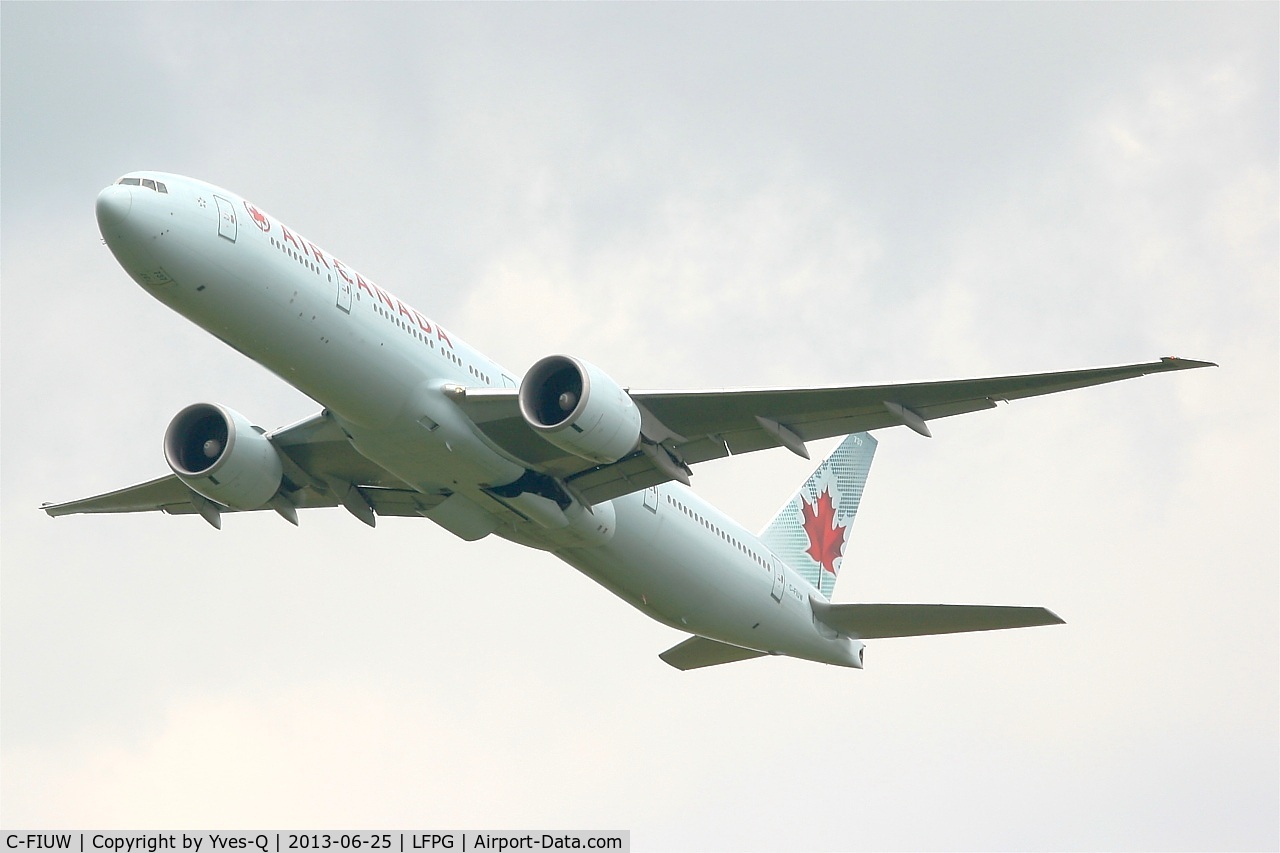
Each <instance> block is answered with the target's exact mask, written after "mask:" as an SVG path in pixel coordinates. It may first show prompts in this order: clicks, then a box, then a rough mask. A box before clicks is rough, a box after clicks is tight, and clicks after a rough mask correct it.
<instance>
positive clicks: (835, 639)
mask: <svg viewBox="0 0 1280 853" xmlns="http://www.w3.org/2000/svg"><path fill="white" fill-rule="evenodd" d="M128 177H130V178H135V177H136V178H138V179H139V184H138V185H123V184H117V185H113V186H111V187H108V188H106V189H105V190H103V192H102V194H101V195H100V196H99V198H98V220H99V224H100V227H101V228H102V232H103V237H104V238H105V240H106V242H107V244H108V246H109V247H110V248H111V250H112V252H113V253H114V254H115V256H116V258H117V259H118V260H119V262H120V264H121V266H123V267H124V269H125V270H126V271H127V272H128V273H129V274H130V275H131V276H132V277H133V278H134V280H135V281H137V282H138V283H139V284H140V285H141V286H142V287H143V289H144V290H146V291H147V292H148V293H150V294H151V295H152V296H154V297H155V298H156V299H159V300H160V301H161V302H163V303H165V304H166V305H168V306H169V307H170V308H172V309H173V310H175V311H177V312H178V313H180V314H182V315H183V316H185V317H187V318H188V319H190V320H191V321H192V322H194V323H196V324H198V325H199V326H201V327H202V328H204V329H206V330H208V331H209V332H210V333H212V334H214V335H215V336H217V337H218V338H219V339H221V340H222V341H224V342H225V343H227V344H228V345H230V346H232V347H233V348H235V349H236V350H238V351H240V352H241V353H243V354H245V355H246V356H248V357H249V358H252V359H253V360H254V361H257V362H258V363H259V364H262V365H263V366H265V367H266V368H268V369H269V370H271V371H272V372H274V373H276V374H277V375H278V376H280V377H281V378H283V379H284V380H285V381H287V382H288V383H289V384H291V385H293V386H294V387H296V388H298V389H299V390H301V391H302V392H303V393H305V394H307V395H308V396H310V397H312V398H313V399H315V400H317V401H318V402H319V403H320V404H321V405H323V406H324V407H325V408H326V409H327V410H328V412H329V413H330V415H331V416H332V417H333V418H334V420H335V421H336V422H337V423H338V424H339V425H340V426H341V427H342V429H343V431H344V432H345V433H346V434H347V435H348V437H349V439H350V441H351V444H352V446H353V447H354V448H355V449H356V450H357V451H359V452H360V453H361V454H362V455H363V456H365V457H367V458H368V459H370V460H371V461H373V462H374V463H376V464H377V465H379V466H380V467H382V468H383V469H385V470H386V471H387V472H389V473H391V474H392V475H394V476H395V477H396V478H398V479H400V480H402V481H403V482H404V483H405V484H407V485H408V486H409V487H411V488H413V489H415V490H418V491H420V492H422V493H424V494H433V495H440V494H450V495H463V496H465V497H466V498H467V499H468V500H469V501H470V502H471V503H472V504H474V505H475V506H476V507H479V508H480V509H481V510H485V509H486V508H490V509H492V511H493V513H494V515H495V518H497V519H498V521H497V522H496V523H495V526H494V532H496V533H498V534H499V535H501V536H504V537H506V538H508V539H511V540H513V541H516V542H519V543H521V544H525V545H528V546H531V547H536V548H542V549H545V550H550V551H553V552H554V553H555V554H556V555H557V556H559V557H560V558H561V559H563V560H565V561H566V562H568V563H569V564H570V565H572V566H574V567H575V568H577V569H579V570H580V571H582V572H583V573H584V574H586V575H588V576H589V577H591V578H592V579H594V580H595V581H597V582H599V583H600V584H602V585H603V586H605V587H606V588H608V589H609V590H611V591H612V592H614V593H615V594H617V595H618V596H620V597H622V598H623V599H625V600H626V601H628V602H630V603H631V604H632V605H634V606H635V607H637V608H638V609H640V610H642V611H643V612H644V613H646V614H647V615H649V616H650V617H652V618H654V619H657V620H658V621H660V622H663V623H665V624H668V625H671V626H673V627H675V628H678V629H680V630H682V631H687V632H690V633H694V634H699V635H702V636H705V637H709V638H712V639H715V640H720V641H722V642H727V643H731V644H734V645H739V646H743V647H746V648H751V649H756V650H759V651H764V652H769V653H779V654H787V655H791V656H795V657H801V658H807V659H810V660H817V661H822V662H825V663H834V664H840V665H844V666H860V651H861V643H859V642H857V641H856V640H850V639H848V638H845V637H841V636H836V635H835V633H834V632H832V631H829V630H827V629H825V628H824V627H822V626H820V625H818V624H815V622H814V619H813V614H812V609H811V607H810V604H809V597H810V596H815V595H817V594H818V593H817V591H816V590H815V589H814V588H813V587H812V586H811V585H810V584H809V583H808V582H807V581H806V580H804V579H803V578H801V577H800V576H799V575H798V574H797V573H795V572H794V571H792V570H791V569H790V568H789V567H787V566H786V565H784V564H783V563H782V562H781V561H780V560H777V559H776V558H775V557H774V556H773V555H772V554H771V553H770V552H769V550H768V549H767V548H765V547H764V546H763V545H762V544H761V543H760V542H759V540H758V539H757V538H756V537H755V536H754V535H753V534H751V533H749V532H748V531H746V530H744V529H743V528H742V527H740V526H739V525H738V524H737V523H735V522H734V521H732V520H731V519H729V518H728V517H726V516H725V515H724V514H723V513H721V512H719V511H718V510H716V509H715V508H714V507H712V506H710V505H709V504H707V503H706V502H705V501H703V500H701V499H700V498H699V497H698V496H697V495H696V494H695V493H694V492H693V491H691V490H690V489H688V488H686V487H684V486H683V485H680V484H678V483H667V484H665V485H662V486H658V487H656V488H651V489H648V490H646V491H644V492H640V493H634V494H629V495H626V496H624V497H621V498H617V499H615V500H613V501H611V502H609V503H608V504H606V505H603V506H597V507H595V508H593V511H590V512H588V511H587V510H586V509H585V508H583V507H581V506H578V505H575V506H573V507H571V508H570V510H568V511H566V512H565V515H567V516H569V517H570V521H571V522H572V523H571V524H570V525H569V526H567V527H562V528H560V529H551V528H548V527H545V526H541V525H539V524H535V523H532V522H524V523H514V524H513V523H512V522H511V520H510V519H511V518H512V513H511V512H510V511H509V510H510V507H509V506H504V505H502V502H501V501H500V500H499V499H498V498H496V497H495V496H494V495H493V494H492V493H491V492H488V491H486V489H487V488H488V487H493V486H502V485H505V484H508V483H511V482H513V481H515V480H517V479H518V478H519V477H520V476H521V475H522V474H524V472H525V468H526V466H525V465H524V464H523V463H522V462H520V460H518V459H515V458H512V457H511V456H510V455H508V454H507V453H505V452H504V451H503V450H501V449H500V448H498V447H497V446H496V445H494V444H493V443H492V442H491V441H489V440H488V439H487V438H486V437H485V436H484V434H483V433H482V432H481V431H480V430H479V429H478V428H477V427H476V426H475V425H474V424H473V423H472V422H471V420H470V419H469V418H468V417H467V416H466V415H465V413H464V412H463V411H462V410H461V409H460V408H459V407H458V406H457V405H455V403H454V402H453V401H452V400H451V399H450V396H449V394H447V393H446V392H445V388H446V386H463V387H470V388H475V387H484V386H489V387H495V388H504V387H506V388H514V387H515V386H516V383H517V381H518V376H517V375H516V374H513V373H511V372H509V371H506V370H504V369H503V368H502V367H501V366H500V365H498V364H495V363H494V362H493V361H491V360H489V359H488V358H486V357H485V356H484V355H483V354H481V353H480V352H479V351H477V350H475V349H473V348H472V347H469V346H468V345H467V344H466V343H464V342H463V341H462V340H461V339H460V338H459V337H458V336H456V335H455V334H453V333H452V332H450V331H447V330H446V329H444V328H442V327H441V326H439V325H438V324H437V323H435V322H434V321H433V320H430V319H429V318H427V317H426V316H425V315H423V314H421V313H420V312H418V311H417V310H415V309H414V308H412V307H411V306H409V305H407V304H405V303H404V302H402V301H401V300H399V299H397V298H396V297H395V296H393V295H391V294H390V293H389V292H387V291H386V290H385V289H383V288H381V287H379V286H378V285H376V284H374V283H373V282H372V281H370V280H369V279H367V278H365V277H364V276H362V275H361V274H359V273H357V272H356V271H355V270H353V269H351V268H350V267H348V266H347V265H345V264H344V263H342V262H341V261H340V260H339V259H337V258H335V257H334V256H333V255H331V254H329V253H328V252H326V251H324V250H322V249H319V248H318V247H316V246H315V245H314V244H312V243H311V242H310V241H308V240H306V239H305V238H303V237H302V236H301V235H299V234H297V233H296V232H294V231H292V230H291V229H289V228H287V227H286V226H284V225H283V224H281V223H280V222H279V221H278V220H276V219H275V218H273V217H268V216H267V215H265V214H264V213H263V212H262V211H260V210H258V209H257V208H255V207H253V206H252V205H251V204H249V203H248V202H246V201H245V200H244V199H242V198H241V197H239V196H237V195H235V194H233V193H230V192H227V191H225V190H221V189H218V188H217V187H213V186H210V185H208V184H205V183H202V182H199V181H195V180H192V179H190V178H184V177H181V176H177V175H170V174H163V173H153V172H145V173H143V172H138V173H131V175H130V176H128ZM143 180H149V181H160V182H162V183H163V185H164V188H165V189H166V190H167V192H163V193H162V192H159V191H157V190H155V189H150V188H148V187H146V186H144V185H143V184H142V183H141V182H142V181H143Z"/></svg>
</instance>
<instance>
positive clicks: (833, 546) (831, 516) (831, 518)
mask: <svg viewBox="0 0 1280 853" xmlns="http://www.w3.org/2000/svg"><path fill="white" fill-rule="evenodd" d="M800 513H801V515H802V516H803V518H804V532H805V533H806V534H807V535H808V536H809V550H807V551H806V552H805V553H806V554H808V555H809V556H810V557H812V558H813V561H814V562H815V563H821V564H822V569H823V571H827V572H831V574H833V575H834V574H835V573H836V560H838V559H839V558H840V557H841V556H842V555H841V552H842V551H843V550H844V533H845V531H846V530H847V529H848V528H847V527H846V526H845V525H841V524H836V508H835V505H834V504H833V503H832V501H831V492H830V491H829V490H828V489H823V491H822V494H820V495H818V499H817V500H816V501H814V502H813V503H809V502H808V501H806V500H805V499H804V498H801V499H800Z"/></svg>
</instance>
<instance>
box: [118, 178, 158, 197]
mask: <svg viewBox="0 0 1280 853" xmlns="http://www.w3.org/2000/svg"><path fill="white" fill-rule="evenodd" d="M116 183H117V184H123V185H125V186H127V187H146V188H147V189H149V190H155V191H156V192H158V193H166V194H167V193H168V192H169V188H168V187H166V186H165V185H164V184H162V183H160V182H159V181H153V180H151V179H150V178H121V179H120V180H118V181H116Z"/></svg>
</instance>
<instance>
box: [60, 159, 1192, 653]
mask: <svg viewBox="0 0 1280 853" xmlns="http://www.w3.org/2000/svg"><path fill="white" fill-rule="evenodd" d="M97 218H98V226H99V228H100V230H101V231H102V236H103V238H104V239H105V241H106V244H107V246H108V247H109V248H110V249H111V252H112V253H113V254H114V255H115V257H116V260H117V261H119V263H120V265H121V266H122V267H124V269H125V272H127V273H128V274H129V275H130V276H131V277H132V278H133V280H134V281H136V282H137V283H138V284H139V285H140V286H141V287H142V289H143V290H145V291H146V292H147V293H149V294H151V295H152V296H154V297H155V298H156V299H158V300H160V301H161V302H163V303H164V304H165V305H167V306H169V307H170V308H172V309H173V310H175V311H177V312H178V313H179V314H182V315H183V316H184V317H186V318H187V319H189V320H191V321H192V322H193V323H196V324H197V325H199V326H200V327H202V328H204V329H205V330H207V331H208V332H209V333H210V334H212V335H214V336H216V337H217V338H218V339H219V340H221V341H223V342H224V343H226V344H227V345H228V346H230V347H232V348H233V349H235V350H238V351H239V352H241V353H243V354H244V355H246V356H248V357H249V358H251V359H253V360H254V361H256V362H258V363H259V364H261V365H263V366H264V367H266V368H267V369H268V370H271V371H272V372H273V373H275V374H276V375H277V376H279V377H280V378H282V379H284V380H285V381H286V382H288V383H290V384H291V385H293V386H294V387H296V388H298V389H299V390H301V391H302V392H303V393H305V394H307V395H308V396H310V397H312V398H313V399H315V400H316V401H317V402H318V403H319V404H320V405H321V406H322V407H323V408H322V409H321V411H319V412H317V413H316V414H315V415H312V416H311V417H309V418H306V419H305V420H302V421H300V422H298V423H296V424H293V425H291V426H287V427H283V428H281V429H277V430H275V431H272V432H268V431H266V430H264V429H262V428H261V427H258V426H255V425H254V424H253V423H252V422H251V421H250V420H248V419H247V418H246V417H245V416H244V415H241V414H240V413H239V412H235V411H232V410H231V409H229V408H227V407H226V406H221V405H218V404H215V403H196V404H194V405H191V406H188V407H187V408H185V409H183V410H182V411H180V412H178V413H177V415H175V416H174V418H173V420H172V421H171V422H170V424H169V426H168V429H167V430H166V431H165V434H164V457H165V461H166V462H167V463H168V464H169V468H170V470H171V471H172V473H170V474H168V475H166V476H163V477H160V478H159V479H155V480H151V481H149V482H146V483H141V484H139V485H136V486H130V487H128V488H125V489H120V490H118V491H114V492H110V493H108V494H104V495H98V496H96V497H91V498H85V499H83V500H78V501H71V502H69V503H61V504H45V505H44V510H45V511H46V512H47V513H48V514H49V515H51V516H59V515H67V514H71V513H83V512H95V513H96V512H143V511H148V510H162V511H164V512H167V513H170V514H175V515H182V514H199V515H200V516H201V517H203V518H204V519H205V521H207V522H208V523H209V524H211V525H213V526H214V527H221V524H222V516H223V515H224V514H226V513H228V512H240V511H249V510H264V509H271V510H275V511H276V512H277V513H279V514H280V515H281V516H283V517H284V518H286V519H288V520H289V521H290V522H292V523H293V524H297V523H298V510H299V509H311V508H315V507H335V506H341V507H344V508H346V509H347V511H349V512H350V513H351V514H352V515H354V516H355V517H356V518H358V519H360V520H361V521H363V522H364V523H365V524H368V525H370V526H373V525H374V524H375V522H376V521H377V517H378V516H379V515H390V516H422V517H425V518H428V519H430V520H432V521H434V522H435V523H436V524H438V525H440V526H441V527H443V528H444V529H446V530H448V531H449V532H450V533H453V534H454V535H455V536H459V537H461V538H462V539H466V540H475V539H480V538H481V537H484V536H489V535H491V534H496V535H498V536H501V537H503V538H505V539H509V540H511V541H513V542H517V543H519V544H521V545H527V546H529V547H531V548H539V549H543V550H547V551H551V552H552V553H554V554H555V555H556V556H558V557H559V558H560V559H562V560H564V561H565V562H567V563H569V564H570V565H571V566H573V567H575V568H576V569H578V570H579V571H581V572H582V573H583V574H585V575H587V576H588V577H590V578H592V579H593V580H595V581H596V582H598V583H600V584H601V585H603V586H604V587H605V588H607V589H608V590H610V591H611V592H613V593H614V594H615V595H618V596H620V597H621V598H623V599H624V600H626V601H627V602H628V603H629V604H631V605H632V606H634V607H635V608H636V609H638V610H640V611H641V612H643V613H645V614H646V615H648V616H650V617H651V618H653V619H656V620H658V621H659V622H662V623H664V624H666V625H670V626H672V627H673V628H677V629H679V630H681V631H684V632H687V633H689V634H690V635H691V636H690V637H689V638H688V639H686V640H685V641H684V642H682V643H680V644H679V645H676V646H675V647H673V648H671V649H668V650H667V651H666V652H664V653H662V655H661V658H662V659H663V660H664V661H666V662H667V663H669V664H671V665H672V666H674V667H676V668H678V669H694V668H697V667H704V666H711V665H714V664H722V663H729V662H733V661H740V660H746V659H748V658H755V657H761V656H763V655H790V656H792V657H797V658H804V659H807V660H812V661H819V662H822V663H829V664H836V665H840V666H849V667H856V668H861V667H862V659H863V648H864V646H863V641H864V640H869V639H877V638H882V637H903V636H915V635H923V634H945V633H954V632H961V631H986V630H992V629H997V628H1019V627H1029V626H1033V625H1050V624H1056V623H1060V622H1061V621H1062V620H1061V619H1059V618H1058V617H1057V616H1055V615H1054V614H1053V613H1051V612H1050V611H1048V610H1046V609H1044V608H1041V607H1003V606H963V605H925V604H833V603H831V601H830V597H831V592H832V589H833V587H834V584H835V580H836V576H837V574H838V573H839V571H840V564H841V561H842V560H843V557H844V548H845V543H846V542H847V540H848V536H849V529H850V527H851V525H852V522H853V518H854V514H855V513H856V511H857V508H858V502H859V499H860V498H861V496H862V489H863V484H864V483H865V481H866V476H867V470H868V468H869V467H870V465H871V457H872V454H873V453H874V452H875V447H876V441H875V439H874V438H872V437H871V436H870V435H869V434H868V431H869V430H876V429H884V428H887V427H891V426H905V427H907V428H908V429H911V430H914V431H916V432H918V433H920V434H921V435H924V436H928V435H929V427H928V424H927V422H928V421H930V420H933V419H935V418H944V417H949V416H951V415H959V414H964V413H966V412H975V411H978V410H980V409H991V408H994V407H995V406H996V403H997V402H998V401H1001V400H1004V401H1008V400H1015V399H1020V398H1022V397H1032V396H1036V395H1040V394H1052V393H1056V392H1058V391H1066V390H1069V389H1072V388H1082V387H1085V386H1089V385H1098V384H1101V383H1104V382H1114V381H1116V380H1120V379H1129V378H1132V377H1137V376H1143V375H1145V374H1148V373H1159V372H1163V371H1167V370H1185V369H1188V368H1196V367H1207V366H1210V365H1209V364H1208V363H1207V362H1200V361H1189V360H1185V359H1178V358H1162V359H1160V360H1159V361H1154V362H1150V363H1147V364H1131V365H1125V366H1122V367H1105V368H1095V369H1091V370H1073V371H1066V372H1060V373H1044V374H1036V375H1026V376H1001V377H995V378H987V379H968V380H960V381H952V382H924V383H913V384H905V385H870V386H855V387H846V388H786V389H766V390H729V391H725V390H717V391H635V390H631V389H629V388H625V387H623V386H622V385H619V384H618V383H617V382H616V381H615V380H613V379H612V378H611V377H609V376H607V375H606V374H605V373H604V372H603V371H601V370H600V369H599V368H597V367H595V366H593V365H591V364H589V363H588V362H586V361H583V360H582V359H579V358H575V357H572V356H567V355H550V356H547V357H546V358H543V359H542V360H540V361H538V362H537V363H535V364H534V365H533V366H532V367H531V368H530V369H529V371H528V372H527V373H526V374H525V375H524V377H523V378H521V379H517V377H516V375H515V374H514V373H512V372H510V371H508V370H506V369H505V368H503V367H502V366H500V365H498V364H495V363H494V362H492V361H490V360H489V359H487V358H485V357H484V355H482V354H481V353H480V352H479V351H477V350H475V349H473V348H471V347H469V346H467V344H465V343H464V342H463V341H462V340H461V339H460V338H459V337H458V336H457V335H455V334H454V333H453V332H452V331H448V330H446V329H445V328H444V327H442V326H441V325H440V324H439V323H436V322H435V321H433V320H431V319H429V318H428V317H427V316H426V315H425V314H422V313H421V312H419V311H417V310H416V309H414V308H412V307H410V306H409V305H408V304H406V303H405V302H403V301H402V300H400V299H398V298H397V297H395V296H394V295H392V294H391V293H390V292H389V291H387V290H386V289H384V288H382V287H380V286H379V285H377V284H375V283H374V282H373V281H371V280H369V279H368V278H366V277H364V276H362V275H361V274H360V273H359V272H357V271H356V270H354V269H352V268H351V267H350V266H348V265H347V264H344V263H343V262H342V261H341V260H339V259H338V258H337V257H336V256H335V255H333V254H330V253H329V252H327V251H324V250H322V249H320V248H319V247H318V246H316V245H315V244H314V243H312V242H311V241H310V240H307V239H305V238H304V237H303V236H302V235H300V234H298V233H297V232H296V231H293V230H291V229H289V228H288V227H287V226H285V225H284V223H282V222H281V221H280V220H278V219H276V218H274V217H272V216H268V215H267V214H266V213H265V212H264V211H263V210H261V209H260V208H258V207H255V206H254V205H253V204H251V203H249V202H248V201H246V200H244V199H243V198H241V197H239V196H237V195H236V194H234V193H231V192H227V191H226V190H223V189H219V188H218V187H215V186H211V185H209V184H206V183H203V182H201V181H197V180H193V179H191V178H185V177H182V176H179V175H172V174H165V173H160V172H131V173H129V174H128V175H126V176H125V177H123V178H121V179H120V180H119V181H117V182H116V183H115V184H113V185H111V186H109V187H107V188H106V189H104V190H103V191H102V193H101V194H100V195H99V196H98V200H97ZM834 436H847V438H846V439H845V440H844V441H843V442H842V443H841V444H840V445H839V447H837V448H836V450H835V451H834V452H833V453H832V454H831V456H829V457H828V458H827V459H826V460H825V461H824V462H823V463H822V464H821V465H819V466H818V468H817V470H816V471H815V472H814V473H813V475H812V476H811V477H810V478H809V479H808V480H807V481H806V482H805V483H804V484H803V485H802V486H801V488H800V490H799V491H798V492H797V493H796V495H795V496H794V497H793V498H792V499H791V501H789V502H788V503H787V504H785V505H784V506H783V507H782V509H781V510H780V511H779V512H778V514H777V516H776V517H775V518H774V519H773V521H772V522H771V523H770V524H769V525H768V526H767V527H766V528H765V530H764V531H763V532H762V533H760V534H759V535H754V534H752V533H751V532H749V531H747V530H744V529H743V528H742V527H741V526H739V525H738V524H736V523H735V522H734V521H733V520H732V519H730V518H728V517H727V516H725V515H724V514H723V513H721V512H719V511H718V510H716V509H715V508H714V507H712V506H710V505H709V504H708V503H706V502H705V501H703V500H702V499H700V498H699V497H698V495H697V494H696V493H695V492H693V491H692V490H691V489H690V488H689V477H690V474H691V473H692V469H691V466H693V465H696V464H697V463H699V462H703V461H706V460H708V459H716V458H719V457H723V456H728V455H730V454H739V453H749V452H752V451H756V450H763V449H765V448H771V447H785V448H787V449H788V450H790V451H792V452H793V453H797V454H799V455H801V456H804V457H806V458H807V457H808V452H807V450H806V447H805V442H807V441H812V440H815V439H822V438H829V437H834Z"/></svg>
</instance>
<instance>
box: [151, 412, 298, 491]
mask: <svg viewBox="0 0 1280 853" xmlns="http://www.w3.org/2000/svg"><path fill="white" fill-rule="evenodd" d="M164 458H165V461H166V462H168V463H169V467H170V468H172V469H173V473H174V474H177V475H178V479H179V480H181V481H182V482H184V483H186V484H187V485H188V486H190V487H191V489H192V490H193V491H195V492H197V493H199V494H201V495H203V496H204V497H206V498H208V499H209V500H211V501H215V502H217V503H220V504H222V505H223V506H229V507H231V508H232V509H246V510H247V509H259V508H260V507H263V506H265V505H266V504H267V503H268V502H269V501H270V500H271V499H272V498H273V497H275V494H276V492H277V491H279V489H280V484H281V482H282V481H283V480H284V468H283V466H282V465H281V462H280V454H279V453H278V452H277V451H276V449H275V447H274V446H273V445H272V444H271V442H270V441H268V440H267V437H266V436H265V435H264V434H263V433H262V432H261V431H260V430H259V429H258V428H257V427H255V426H254V425H253V424H251V423H249V421H248V419H247V418H245V416H244V415H242V414H240V413H239V412H236V411H233V410H231V409H228V408H226V407H225V406H218V405H215V404H213V403H195V404H193V405H190V406H187V407H186V408H185V409H183V410H182V411H180V412H178V414H177V415H175V416H174V418H173V420H172V421H170V422H169V428H168V429H166V430H165V432H164Z"/></svg>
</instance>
